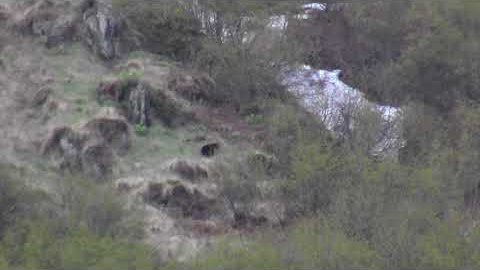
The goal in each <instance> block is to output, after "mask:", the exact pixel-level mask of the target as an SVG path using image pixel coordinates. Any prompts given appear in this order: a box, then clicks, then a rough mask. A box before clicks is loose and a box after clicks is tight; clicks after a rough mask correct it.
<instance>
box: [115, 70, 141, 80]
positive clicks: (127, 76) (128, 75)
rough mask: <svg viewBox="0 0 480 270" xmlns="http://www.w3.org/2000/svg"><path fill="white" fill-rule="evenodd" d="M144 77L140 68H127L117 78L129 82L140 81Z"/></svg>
mask: <svg viewBox="0 0 480 270" xmlns="http://www.w3.org/2000/svg"><path fill="white" fill-rule="evenodd" d="M142 76H143V71H142V70H140V69H138V68H127V69H122V70H121V71H120V72H119V73H118V74H117V77H118V79H120V80H121V81H124V82H128V81H133V80H138V79H140V78H141V77H142Z"/></svg>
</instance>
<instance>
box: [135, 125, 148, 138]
mask: <svg viewBox="0 0 480 270" xmlns="http://www.w3.org/2000/svg"><path fill="white" fill-rule="evenodd" d="M135 133H137V134H138V135H139V136H146V135H147V134H148V129H147V127H146V126H145V125H142V124H136V125H135Z"/></svg>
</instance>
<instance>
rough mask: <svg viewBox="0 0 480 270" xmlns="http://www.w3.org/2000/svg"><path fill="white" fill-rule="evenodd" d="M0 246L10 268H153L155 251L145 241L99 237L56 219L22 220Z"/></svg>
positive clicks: (83, 228) (84, 229)
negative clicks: (63, 224)
mask: <svg viewBox="0 0 480 270" xmlns="http://www.w3.org/2000/svg"><path fill="white" fill-rule="evenodd" d="M0 249H1V250H3V251H4V253H2V254H3V256H4V258H5V261H6V264H7V265H8V267H10V268H12V267H13V268H25V269H52V268H54V269H60V268H61V269H87V268H88V269H124V268H126V269H153V252H152V251H151V250H150V249H149V248H148V247H146V246H144V245H142V244H134V243H128V242H125V241H122V240H118V239H115V238H112V237H107V236H105V237H99V236H97V235H95V234H93V233H92V232H91V231H89V230H88V229H87V228H85V227H76V228H61V227H60V226H58V225H56V224H54V223H53V222H52V221H44V220H30V221H23V222H21V223H18V224H17V225H16V226H15V228H12V229H10V230H9V231H8V233H7V235H6V236H5V237H4V239H3V241H2V243H1V245H0ZM4 263H5V262H4Z"/></svg>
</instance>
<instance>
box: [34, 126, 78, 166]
mask: <svg viewBox="0 0 480 270" xmlns="http://www.w3.org/2000/svg"><path fill="white" fill-rule="evenodd" d="M84 143H85V137H84V136H82V134H80V133H78V132H76V131H74V130H73V129H72V128H70V127H66V126H61V127H56V128H54V129H53V130H52V131H51V132H50V134H49V135H48V137H47V140H46V141H45V143H44V144H43V145H42V148H41V152H42V154H43V155H47V156H50V157H52V159H53V161H54V163H55V164H56V165H57V167H58V168H60V169H61V170H62V171H65V170H67V171H70V172H76V171H80V170H81V159H80V154H81V151H82V148H83V145H84Z"/></svg>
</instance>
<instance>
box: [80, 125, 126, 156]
mask: <svg viewBox="0 0 480 270" xmlns="http://www.w3.org/2000/svg"><path fill="white" fill-rule="evenodd" d="M83 130H85V131H86V132H87V133H88V134H89V137H90V138H91V139H97V140H101V141H105V143H106V144H108V145H110V146H111V147H112V148H113V149H115V150H116V152H117V154H120V155H123V154H125V153H126V152H127V150H128V149H129V148H130V145H131V142H130V130H129V126H128V123H127V122H126V121H125V120H124V119H122V118H112V117H105V116H102V117H97V118H95V119H92V120H90V121H89V122H88V123H86V124H85V125H84V126H83Z"/></svg>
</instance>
